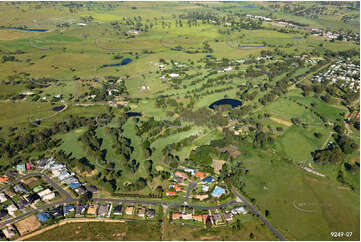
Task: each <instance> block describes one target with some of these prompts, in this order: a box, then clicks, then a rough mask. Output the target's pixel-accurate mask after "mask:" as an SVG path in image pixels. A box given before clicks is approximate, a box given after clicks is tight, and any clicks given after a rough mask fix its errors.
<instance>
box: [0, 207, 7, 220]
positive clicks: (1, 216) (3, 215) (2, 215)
mask: <svg viewBox="0 0 361 242" xmlns="http://www.w3.org/2000/svg"><path fill="white" fill-rule="evenodd" d="M7 217H8V211H7V210H4V209H1V210H0V220H2V219H4V218H7Z"/></svg>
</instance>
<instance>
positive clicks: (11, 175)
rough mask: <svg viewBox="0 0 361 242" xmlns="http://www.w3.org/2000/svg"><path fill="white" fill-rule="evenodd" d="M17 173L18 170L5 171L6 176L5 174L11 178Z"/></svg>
mask: <svg viewBox="0 0 361 242" xmlns="http://www.w3.org/2000/svg"><path fill="white" fill-rule="evenodd" d="M17 175H18V172H17V171H8V172H7V173H6V176H7V177H13V178H15V177H16V176H17Z"/></svg>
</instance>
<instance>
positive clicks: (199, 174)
mask: <svg viewBox="0 0 361 242" xmlns="http://www.w3.org/2000/svg"><path fill="white" fill-rule="evenodd" d="M207 175H208V174H207V173H206V172H202V171H197V172H196V177H198V178H200V179H203V178H205V177H206V176H207Z"/></svg>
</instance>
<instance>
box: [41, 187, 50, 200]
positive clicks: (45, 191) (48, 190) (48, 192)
mask: <svg viewBox="0 0 361 242" xmlns="http://www.w3.org/2000/svg"><path fill="white" fill-rule="evenodd" d="M50 193H51V190H50V189H49V188H47V189H45V190H44V191H41V192H38V195H39V197H41V198H42V197H44V196H45V195H48V194H50Z"/></svg>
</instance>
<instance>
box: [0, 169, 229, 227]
mask: <svg viewBox="0 0 361 242" xmlns="http://www.w3.org/2000/svg"><path fill="white" fill-rule="evenodd" d="M33 176H41V177H42V178H44V179H45V180H46V181H47V182H49V183H50V184H51V185H52V186H53V187H54V188H55V189H56V190H58V192H59V193H60V194H62V196H63V197H64V199H63V200H62V201H59V202H54V203H48V204H45V205H43V206H41V207H39V208H36V209H33V210H31V211H29V212H26V213H24V214H22V215H20V216H17V217H16V218H11V219H8V220H5V221H4V222H2V223H1V224H0V228H1V227H4V226H5V225H7V224H11V223H14V222H16V221H18V220H21V219H23V218H25V217H27V216H29V215H32V214H34V213H37V212H41V211H44V210H46V209H48V208H51V207H55V206H58V205H63V204H67V203H72V202H76V201H79V199H76V198H73V197H72V196H71V195H70V194H69V193H68V192H67V191H65V190H64V189H63V188H62V187H61V186H59V185H58V184H57V183H56V182H54V181H53V180H52V179H51V178H50V177H48V176H47V175H46V174H43V173H40V172H33V173H29V174H27V175H24V176H22V177H20V178H17V179H16V180H14V181H13V182H10V183H8V184H7V185H5V186H4V187H2V188H1V189H0V191H1V192H2V191H5V190H6V189H8V188H9V187H11V186H13V185H15V184H16V183H18V182H21V181H22V180H24V179H27V178H29V177H33ZM92 201H95V202H112V203H131V204H149V205H160V206H167V207H188V208H195V209H203V210H214V209H219V208H225V207H227V206H229V205H231V204H233V203H236V201H235V200H231V201H228V202H225V203H223V204H219V205H215V206H201V205H191V204H189V205H185V204H184V203H175V202H168V201H144V200H128V199H116V198H93V199H92Z"/></svg>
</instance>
